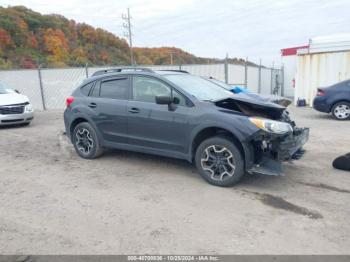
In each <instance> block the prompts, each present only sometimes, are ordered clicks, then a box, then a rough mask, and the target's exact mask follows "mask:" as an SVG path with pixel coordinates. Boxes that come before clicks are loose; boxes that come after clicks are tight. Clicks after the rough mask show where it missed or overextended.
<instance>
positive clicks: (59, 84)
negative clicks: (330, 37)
mask: <svg viewBox="0 0 350 262" xmlns="http://www.w3.org/2000/svg"><path fill="white" fill-rule="evenodd" d="M142 67H147V68H150V69H152V70H166V69H168V70H185V71H188V72H189V73H191V74H193V75H198V76H203V77H213V78H216V79H218V80H221V81H224V82H226V83H228V84H230V85H232V86H244V87H247V88H249V90H250V91H252V92H255V93H260V94H278V95H283V69H274V68H266V67H252V66H247V65H235V64H228V63H223V64H207V65H197V64H195V65H162V66H142ZM107 68H111V67H82V68H55V69H49V68H44V69H41V68H39V69H23V70H4V71H0V81H3V82H5V83H7V84H8V85H10V86H11V87H12V88H13V89H16V90H18V91H20V93H22V94H24V95H26V96H28V97H29V99H30V101H31V103H32V104H33V107H34V108H35V109H36V110H46V109H64V108H65V99H66V98H67V97H68V96H70V94H71V93H72V92H73V90H74V89H75V88H76V87H77V86H78V85H79V84H80V83H81V82H82V81H83V80H84V79H85V78H86V77H89V76H91V75H92V74H93V73H94V72H96V71H98V70H102V69H107Z"/></svg>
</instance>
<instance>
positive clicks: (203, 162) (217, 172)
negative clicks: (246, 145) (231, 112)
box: [195, 136, 244, 187]
mask: <svg viewBox="0 0 350 262" xmlns="http://www.w3.org/2000/svg"><path fill="white" fill-rule="evenodd" d="M195 162H196V167H197V169H198V171H199V174H200V175H201V176H202V177H203V178H204V179H205V180H206V181H207V182H208V183H210V184H212V185H215V186H222V187H229V186H233V185H234V184H236V183H238V182H239V181H240V180H241V178H242V177H243V175H244V159H243V157H242V154H241V152H240V151H239V149H238V148H237V146H236V145H235V144H234V143H233V142H232V140H231V139H230V138H229V137H226V136H215V137H211V138H208V139H206V140H204V141H203V142H202V143H201V144H200V145H199V146H198V148H197V150H196V156H195Z"/></svg>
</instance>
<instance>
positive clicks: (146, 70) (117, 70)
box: [91, 66, 154, 76]
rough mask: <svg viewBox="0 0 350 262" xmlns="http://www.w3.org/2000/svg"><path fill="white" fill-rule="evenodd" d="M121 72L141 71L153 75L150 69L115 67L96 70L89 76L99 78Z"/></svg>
mask: <svg viewBox="0 0 350 262" xmlns="http://www.w3.org/2000/svg"><path fill="white" fill-rule="evenodd" d="M123 71H143V72H149V73H154V71H153V70H152V69H149V68H145V67H133V66H124V67H116V68H109V69H104V70H98V71H96V72H95V73H93V74H92V75H91V76H99V75H104V74H109V73H119V72H123Z"/></svg>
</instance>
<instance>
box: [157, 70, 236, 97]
mask: <svg viewBox="0 0 350 262" xmlns="http://www.w3.org/2000/svg"><path fill="white" fill-rule="evenodd" d="M164 77H165V78H167V79H168V80H169V81H171V82H173V83H174V84H175V85H177V86H179V87H181V88H182V89H183V90H184V91H186V92H187V93H189V94H190V95H192V96H194V97H196V98H197V99H199V100H202V101H215V100H219V99H223V98H226V97H228V96H232V93H231V92H229V91H227V90H225V89H224V88H222V87H220V86H218V85H216V84H214V83H212V82H210V81H208V80H205V79H203V78H201V77H199V76H193V75H187V74H181V75H180V74H178V75H165V76H164Z"/></svg>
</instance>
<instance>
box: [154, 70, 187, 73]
mask: <svg viewBox="0 0 350 262" xmlns="http://www.w3.org/2000/svg"><path fill="white" fill-rule="evenodd" d="M156 71H170V72H179V73H184V74H189V72H188V71H185V70H177V69H161V70H156Z"/></svg>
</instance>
